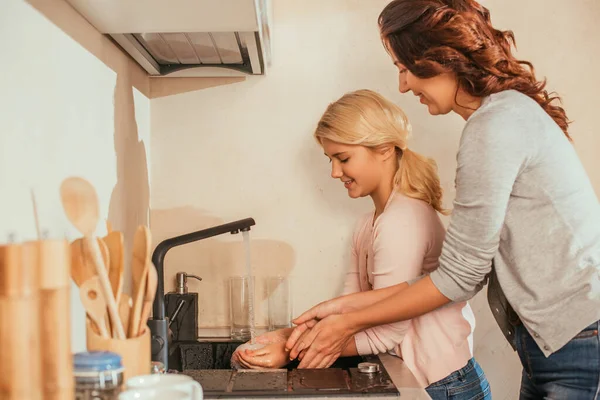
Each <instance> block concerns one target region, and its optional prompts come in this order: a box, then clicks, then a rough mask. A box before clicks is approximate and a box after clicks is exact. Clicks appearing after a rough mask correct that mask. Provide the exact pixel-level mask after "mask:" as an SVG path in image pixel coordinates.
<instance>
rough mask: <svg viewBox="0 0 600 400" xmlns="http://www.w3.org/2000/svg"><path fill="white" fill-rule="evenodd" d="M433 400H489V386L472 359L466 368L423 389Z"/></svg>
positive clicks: (490, 396) (490, 393)
mask: <svg viewBox="0 0 600 400" xmlns="http://www.w3.org/2000/svg"><path fill="white" fill-rule="evenodd" d="M425 390H426V391H427V394H429V396H430V397H431V398H432V399H433V400H446V399H448V400H491V398H492V392H491V390H490V384H489V383H488V381H487V378H486V377H485V374H484V373H483V370H482V369H481V367H480V366H479V364H477V361H475V359H474V358H471V359H470V360H469V362H468V363H467V365H466V366H464V367H463V368H461V369H459V370H458V371H454V372H453V373H451V374H450V375H448V376H447V377H445V378H444V379H442V380H439V381H437V382H435V383H432V384H431V385H429V386H427V387H426V388H425Z"/></svg>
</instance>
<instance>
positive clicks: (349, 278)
mask: <svg viewBox="0 0 600 400" xmlns="http://www.w3.org/2000/svg"><path fill="white" fill-rule="evenodd" d="M364 220H365V218H362V219H360V220H359V221H358V223H357V224H356V226H355V227H354V234H353V235H352V243H351V245H350V247H351V255H350V267H349V268H348V270H347V271H346V279H345V280H344V289H343V290H342V296H345V295H347V294H351V293H357V292H360V275H359V271H358V252H359V248H360V243H359V239H360V232H361V230H362V228H363V225H364Z"/></svg>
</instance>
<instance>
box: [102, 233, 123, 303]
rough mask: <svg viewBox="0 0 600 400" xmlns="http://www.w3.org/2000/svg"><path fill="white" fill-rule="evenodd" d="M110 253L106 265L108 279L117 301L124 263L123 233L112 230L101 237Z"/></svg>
mask: <svg viewBox="0 0 600 400" xmlns="http://www.w3.org/2000/svg"><path fill="white" fill-rule="evenodd" d="M102 241H103V242H104V244H106V247H107V248H108V252H109V254H110V266H109V267H108V280H109V281H110V287H111V289H112V293H113V295H114V296H115V301H116V302H117V303H118V302H119V299H120V298H121V292H122V291H123V268H124V264H125V260H124V257H125V252H124V249H123V233H122V232H119V231H112V232H110V233H109V234H108V235H106V236H104V237H103V238H102Z"/></svg>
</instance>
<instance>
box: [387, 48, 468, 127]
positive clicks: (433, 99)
mask: <svg viewBox="0 0 600 400" xmlns="http://www.w3.org/2000/svg"><path fill="white" fill-rule="evenodd" d="M392 57H393V58H394V56H392ZM394 65H396V67H397V68H398V82H399V90H400V93H406V92H413V94H414V95H415V96H417V97H419V99H420V101H421V103H422V104H424V105H426V106H427V109H428V110H429V114H431V115H443V114H448V113H449V112H450V111H454V108H455V105H456V101H455V99H456V94H457V90H458V82H457V80H456V78H455V77H454V74H452V73H445V74H441V75H437V76H434V77H433V78H427V79H422V78H418V77H416V76H415V75H413V73H412V72H410V71H409V70H408V69H407V68H406V67H405V66H404V65H403V64H402V63H401V62H400V61H398V60H395V59H394Z"/></svg>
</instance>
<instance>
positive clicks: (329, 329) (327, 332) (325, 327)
mask: <svg viewBox="0 0 600 400" xmlns="http://www.w3.org/2000/svg"><path fill="white" fill-rule="evenodd" d="M354 333H355V332H354V331H353V329H352V327H351V326H350V324H349V323H348V322H347V319H346V318H344V317H343V316H342V315H330V316H328V317H326V318H324V319H323V320H321V321H319V322H318V323H316V324H315V325H314V326H313V328H312V329H310V330H307V331H305V332H304V333H303V334H302V335H301V336H300V337H299V338H298V340H297V343H296V345H295V346H294V347H293V348H292V350H291V351H290V359H294V358H296V357H298V355H299V354H300V353H301V352H303V350H306V352H305V354H303V356H302V360H301V361H300V364H299V365H298V368H327V367H329V366H331V364H333V363H334V362H335V360H337V358H338V357H339V356H340V354H342V351H343V350H344V348H345V347H346V345H347V344H348V342H349V341H350V340H351V339H352V337H353V335H354ZM290 339H291V337H290Z"/></svg>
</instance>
